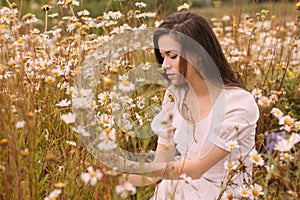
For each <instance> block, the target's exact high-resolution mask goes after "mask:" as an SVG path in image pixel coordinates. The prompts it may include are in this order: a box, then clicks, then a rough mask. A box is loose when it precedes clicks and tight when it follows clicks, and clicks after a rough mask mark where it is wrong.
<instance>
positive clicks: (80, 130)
mask: <svg viewBox="0 0 300 200" xmlns="http://www.w3.org/2000/svg"><path fill="white" fill-rule="evenodd" d="M73 130H74V131H75V132H76V133H80V134H81V135H82V136H84V137H87V136H91V134H90V133H89V132H88V131H87V130H85V129H84V128H82V127H81V126H77V127H74V128H73Z"/></svg>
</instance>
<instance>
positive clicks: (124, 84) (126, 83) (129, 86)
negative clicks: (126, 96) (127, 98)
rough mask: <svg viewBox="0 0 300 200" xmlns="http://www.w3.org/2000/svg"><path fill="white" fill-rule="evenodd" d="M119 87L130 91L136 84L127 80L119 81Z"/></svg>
mask: <svg viewBox="0 0 300 200" xmlns="http://www.w3.org/2000/svg"><path fill="white" fill-rule="evenodd" d="M119 89H120V90H122V91H124V92H129V91H132V90H134V84H133V83H131V82H129V81H127V80H124V81H122V82H120V83H119Z"/></svg>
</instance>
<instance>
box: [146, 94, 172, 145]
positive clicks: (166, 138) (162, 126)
mask: <svg viewBox="0 0 300 200" xmlns="http://www.w3.org/2000/svg"><path fill="white" fill-rule="evenodd" d="M173 97H174V95H173V93H172V92H171V91H170V89H168V90H167V91H166V92H165V95H164V100H163V104H162V110H161V111H160V112H159V113H158V114H157V115H156V116H155V117H154V119H153V120H152V123H151V129H152V131H153V132H154V133H155V134H157V135H158V141H157V143H158V144H167V145H174V144H175V143H174V139H173V136H174V130H175V128H174V127H173V126H172V121H173V117H174V116H173V114H174V109H175V102H174V98H173Z"/></svg>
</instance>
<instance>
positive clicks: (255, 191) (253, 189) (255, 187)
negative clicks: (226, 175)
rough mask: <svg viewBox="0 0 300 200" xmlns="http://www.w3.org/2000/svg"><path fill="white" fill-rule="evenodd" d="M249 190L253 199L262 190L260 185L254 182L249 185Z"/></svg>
mask: <svg viewBox="0 0 300 200" xmlns="http://www.w3.org/2000/svg"><path fill="white" fill-rule="evenodd" d="M250 190H251V196H252V197H253V198H254V199H257V198H258V196H260V195H263V194H264V193H263V191H262V187H261V186H260V185H258V184H256V183H255V184H254V185H251V186H250Z"/></svg>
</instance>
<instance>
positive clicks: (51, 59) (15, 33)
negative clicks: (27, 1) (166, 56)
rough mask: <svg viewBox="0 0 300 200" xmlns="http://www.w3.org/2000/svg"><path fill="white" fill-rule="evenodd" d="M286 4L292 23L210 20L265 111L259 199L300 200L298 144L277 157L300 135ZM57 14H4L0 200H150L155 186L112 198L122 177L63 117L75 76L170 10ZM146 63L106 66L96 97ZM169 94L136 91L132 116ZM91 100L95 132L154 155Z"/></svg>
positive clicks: (294, 31)
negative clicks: (92, 56) (116, 39)
mask: <svg viewBox="0 0 300 200" xmlns="http://www.w3.org/2000/svg"><path fill="white" fill-rule="evenodd" d="M114 4H115V2H114ZM280 5H281V6H283V7H284V6H292V7H293V8H292V12H291V13H289V15H288V17H287V16H286V15H287V13H282V15H274V14H273V13H272V12H271V11H272V10H271V9H270V10H268V9H267V8H266V9H263V10H260V11H257V12H255V13H249V14H248V15H238V16H236V15H229V16H224V17H223V16H217V17H216V18H213V19H211V20H210V22H211V24H212V26H213V28H214V31H215V33H216V34H217V36H218V38H219V40H220V42H221V44H222V46H223V48H224V51H225V54H226V56H227V58H228V60H229V62H230V63H231V65H232V67H233V68H234V69H235V70H236V71H238V72H239V73H240V75H241V76H242V78H243V80H244V81H245V83H246V84H247V87H248V89H249V90H250V91H252V92H253V95H254V96H255V97H256V99H257V103H258V105H259V107H260V112H261V117H260V120H259V122H258V127H257V136H256V138H257V140H256V143H257V144H256V149H257V150H258V151H259V153H260V155H261V156H262V158H263V159H264V164H263V165H262V166H254V168H255V171H254V175H253V177H254V183H257V184H259V185H261V186H262V188H263V194H262V195H259V197H258V198H262V199H297V198H299V197H300V189H299V188H300V184H299V177H300V170H299V166H300V165H299V162H300V158H299V148H298V147H299V144H293V142H294V143H296V142H295V141H296V140H294V141H293V140H292V141H291V140H290V142H288V140H287V143H286V144H282V146H283V147H282V146H281V148H280V147H278V148H277V149H274V145H275V144H279V143H278V142H279V141H281V142H283V141H284V140H283V139H282V138H279V135H280V136H282V137H284V138H289V137H290V136H291V135H292V133H294V134H296V135H297V136H298V137H299V127H300V122H299V119H300V106H299V100H300V83H299V80H300V71H299V62H300V51H299V49H300V32H299V12H300V11H299V9H300V5H299V3H291V4H289V3H287V2H283V3H282V4H280ZM52 6H54V7H52ZM52 6H49V5H41V10H42V13H43V18H39V19H37V18H36V16H35V15H34V14H32V13H27V14H25V13H23V12H22V13H21V14H19V13H20V10H21V5H20V4H19V5H17V4H15V3H11V2H9V1H7V4H6V6H3V7H1V9H0V16H1V17H0V46H1V48H0V49H1V50H0V108H1V115H0V116H1V118H0V179H1V181H0V199H43V198H46V197H48V198H49V199H51V198H52V199H55V198H57V199H119V198H120V197H122V194H123V197H125V196H126V195H128V197H126V198H131V199H147V198H149V197H150V196H151V195H152V194H153V190H154V187H155V186H148V187H142V188H137V191H136V192H135V190H134V189H132V188H130V187H128V188H125V189H124V188H123V193H121V192H119V190H116V187H117V186H119V187H118V188H119V189H120V188H121V189H122V187H120V186H122V181H121V178H120V177H121V176H120V174H119V173H117V172H115V171H114V170H113V169H109V168H105V167H104V166H102V164H101V163H99V162H98V161H97V160H96V159H95V158H94V157H93V155H92V154H90V152H89V151H88V150H87V149H86V146H85V145H84V144H83V140H82V137H81V135H80V134H79V133H78V132H80V131H78V129H77V130H76V129H74V128H78V127H75V124H74V120H73V119H72V115H71V116H69V117H67V115H66V114H68V113H72V112H73V109H72V104H71V102H72V99H73V100H74V97H79V96H78V95H79V93H78V91H76V88H75V77H76V76H77V75H78V73H79V72H80V69H81V66H82V65H83V62H84V60H85V58H86V55H88V54H89V53H91V52H92V51H95V49H98V48H101V45H102V44H104V43H105V41H106V40H107V38H109V37H110V36H112V35H116V34H118V31H117V30H122V31H123V29H124V26H125V24H127V25H126V26H128V27H130V28H131V29H132V28H137V27H141V26H142V25H143V24H145V25H146V26H147V27H151V26H154V25H155V21H156V20H158V21H159V20H160V19H162V18H163V16H164V15H166V14H167V13H169V12H172V10H165V13H160V15H154V14H153V13H148V11H149V10H148V8H147V7H146V8H143V7H142V8H139V7H136V6H135V5H134V3H133V2H128V1H119V4H118V5H116V7H115V10H114V11H113V12H106V13H103V14H102V15H99V16H97V17H91V14H89V12H88V11H87V10H86V11H82V10H83V9H84V8H85V6H84V5H80V4H79V6H77V1H75V0H72V1H62V2H61V4H59V5H56V4H52ZM158 7H159V6H158ZM158 7H157V8H158ZM153 9H154V8H153ZM166 9H167V7H166ZM55 10H56V11H57V14H56V13H54V11H55ZM118 11H120V12H118ZM153 12H154V11H153ZM157 13H158V11H157ZM239 14H242V13H239ZM130 16H133V17H130ZM138 16H139V17H138ZM157 23H158V22H157ZM107 24H110V25H108V26H107ZM122 31H121V32H122ZM124 31H125V32H126V30H124ZM141 55H146V56H141ZM146 62H154V60H153V54H152V52H151V51H149V52H146V53H145V52H143V51H140V52H139V53H138V52H136V53H135V52H133V53H128V54H125V55H122V56H121V57H119V58H118V59H115V60H114V59H113V58H110V61H109V62H108V63H104V66H106V67H105V68H104V69H103V71H102V75H101V79H100V78H99V80H100V83H99V86H98V88H97V89H98V91H97V92H98V93H104V92H110V91H111V90H112V88H113V86H115V85H117V84H118V83H119V82H120V80H119V76H121V75H124V74H126V73H127V72H128V70H129V69H131V68H134V67H137V66H138V65H140V64H142V65H144V64H145V63H146ZM164 89H165V88H162V87H146V86H145V87H142V88H138V89H136V91H135V96H132V101H133V103H134V104H136V105H137V104H138V103H139V102H140V100H141V99H140V98H139V97H141V98H144V101H145V104H144V106H145V107H143V108H138V107H133V108H131V109H130V110H129V111H128V113H129V116H130V117H131V119H132V120H133V121H136V120H139V119H138V117H137V115H136V114H135V113H140V114H141V116H142V120H144V119H145V116H147V111H145V112H142V110H144V109H145V108H149V107H151V108H152V107H156V106H157V107H159V106H160V104H161V99H162V97H163V91H164ZM150 91H153V92H150ZM146 94H148V95H146ZM149 94H150V95H149ZM76 95H77V96H76ZM62 100H66V101H65V102H62ZM95 100H96V101H95V102H93V105H89V106H91V108H93V109H95V112H96V113H97V116H98V118H97V119H98V120H99V121H98V122H97V123H98V124H97V125H98V126H99V127H100V130H103V131H105V133H106V134H110V131H112V130H115V132H116V137H117V138H116V142H117V143H118V144H119V146H121V147H122V148H123V149H128V150H131V151H149V150H153V149H155V139H156V138H155V136H153V137H152V138H151V139H150V140H149V139H148V140H144V139H139V140H138V139H136V138H134V137H133V135H134V133H132V132H129V131H127V132H126V131H124V130H121V129H118V127H115V126H111V121H110V117H111V116H112V115H113V114H112V111H111V110H112V106H113V104H112V103H113V102H112V100H111V99H110V98H109V97H107V98H106V99H105V100H103V99H100V98H96V99H95ZM68 101H69V102H68ZM72 103H73V104H74V101H73V102H72ZM73 106H74V105H73ZM275 108H277V109H279V111H281V112H282V113H280V112H279V111H278V110H277V112H275V110H274V109H275ZM105 115H107V117H108V119H106V120H104V119H103V117H104V116H105ZM107 128H109V129H107ZM265 138H267V139H265ZM289 144H290V145H291V146H288V145H289ZM284 145H286V146H284ZM89 166H93V170H92V169H91V168H88V167H89ZM88 169H89V170H90V171H88ZM96 169H99V170H101V174H102V176H101V175H99V174H100V173H99V171H96ZM85 173H87V174H85ZM97 174H98V175H97ZM84 177H85V178H84ZM86 177H88V178H89V179H88V180H90V179H92V178H94V179H95V180H96V181H97V182H96V184H95V185H94V184H91V182H88V183H87V184H86V183H85V182H84V180H86V181H87V179H86ZM248 186H249V185H248ZM225 189H226V188H225ZM125 194H126V195H125ZM234 195H235V194H234ZM237 196H238V195H237ZM252 197H253V195H252V196H251V198H252ZM249 198H250V197H249ZM255 198H256V197H255ZM244 199H247V197H244Z"/></svg>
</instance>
